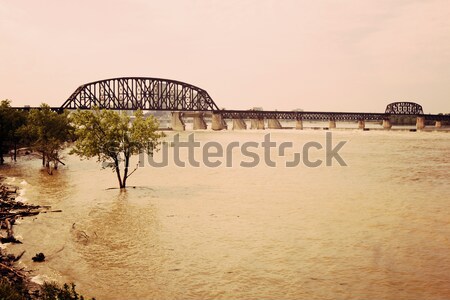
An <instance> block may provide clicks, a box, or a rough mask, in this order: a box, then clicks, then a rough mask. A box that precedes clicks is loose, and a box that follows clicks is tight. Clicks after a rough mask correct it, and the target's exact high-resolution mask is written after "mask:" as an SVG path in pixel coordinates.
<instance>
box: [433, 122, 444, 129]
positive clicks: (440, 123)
mask: <svg viewBox="0 0 450 300" xmlns="http://www.w3.org/2000/svg"><path fill="white" fill-rule="evenodd" d="M434 127H436V128H441V127H442V122H441V121H436V124H434Z"/></svg>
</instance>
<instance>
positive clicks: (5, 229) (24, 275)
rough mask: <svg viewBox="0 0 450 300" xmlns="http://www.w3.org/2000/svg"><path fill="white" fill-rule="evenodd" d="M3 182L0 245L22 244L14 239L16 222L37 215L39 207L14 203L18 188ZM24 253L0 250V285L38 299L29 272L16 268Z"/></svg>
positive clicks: (0, 192)
mask: <svg viewBox="0 0 450 300" xmlns="http://www.w3.org/2000/svg"><path fill="white" fill-rule="evenodd" d="M3 180H4V178H0V243H1V244H6V243H12V244H17V243H22V242H21V241H20V240H18V239H16V238H15V237H14V230H13V227H14V224H15V223H16V220H17V219H20V218H24V217H27V216H35V215H37V214H39V213H40V209H41V207H40V206H37V205H28V204H25V203H22V202H19V201H16V196H17V191H18V188H17V187H14V186H8V185H5V184H4V183H3ZM24 253H25V252H22V253H20V254H18V255H15V254H11V253H8V252H7V251H5V250H3V249H1V248H0V274H1V275H2V282H1V283H2V285H8V284H9V285H10V286H11V287H15V288H18V289H20V290H21V291H22V292H26V293H25V294H27V295H28V296H29V298H30V299H38V298H37V297H38V296H39V285H37V284H35V283H33V282H32V281H31V276H30V271H26V270H24V269H21V268H18V267H17V262H18V261H19V259H20V258H21V257H22V255H23V254H24Z"/></svg>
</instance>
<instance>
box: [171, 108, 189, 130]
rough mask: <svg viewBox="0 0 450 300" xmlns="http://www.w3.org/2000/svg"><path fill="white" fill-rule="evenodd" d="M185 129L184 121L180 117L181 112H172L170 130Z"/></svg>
mask: <svg viewBox="0 0 450 300" xmlns="http://www.w3.org/2000/svg"><path fill="white" fill-rule="evenodd" d="M185 129H186V125H185V124H184V121H183V119H182V118H181V112H179V111H175V112H172V130H175V131H184V130H185Z"/></svg>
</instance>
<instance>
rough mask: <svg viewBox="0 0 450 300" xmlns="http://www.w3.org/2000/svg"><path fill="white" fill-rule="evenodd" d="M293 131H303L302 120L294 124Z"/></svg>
mask: <svg viewBox="0 0 450 300" xmlns="http://www.w3.org/2000/svg"><path fill="white" fill-rule="evenodd" d="M295 129H298V130H303V120H302V119H299V120H297V122H295Z"/></svg>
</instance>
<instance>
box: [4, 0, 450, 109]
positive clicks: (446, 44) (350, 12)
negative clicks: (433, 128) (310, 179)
mask: <svg viewBox="0 0 450 300" xmlns="http://www.w3.org/2000/svg"><path fill="white" fill-rule="evenodd" d="M126 76H146V77H162V78H168V79H176V80H180V81H184V82H188V83H191V84H194V85H197V86H199V87H201V88H203V89H205V90H207V91H208V92H209V94H210V95H211V97H212V98H213V99H214V100H215V102H216V103H217V104H218V105H219V107H225V108H227V109H247V108H250V107H253V106H262V107H264V109H266V110H268V109H279V110H291V109H294V108H303V109H305V110H322V111H372V112H382V111H384V109H385V106H386V105H387V104H388V103H390V102H393V101H401V100H403V101H415V102H418V103H420V104H422V105H423V107H424V110H425V112H426V113H437V112H450V1H449V0H436V1H434V0H421V1H413V0H409V1H407V0H397V1H395V0H388V1H384V0H376V1H375V0H373V1H372V0H371V1H368V0H367V1H364V0H343V1H337V0H308V1H301V0H297V1H290V0H285V1H283V0H278V1H274V0H258V1H250V0H248V1H246V0H240V1H234V0H228V1H226V0H221V1H219V0H217V1H206V0H205V1H200V0H197V1H195V0H191V1H173V0H172V1H170V0H169V1H167V0H159V1H149V0H131V1H130V0H128V1H116V0H108V1H93V0H90V1H87V0H81V1H61V0H40V1H31V0H30V1H17V0H0V99H5V98H9V99H11V100H13V105H17V106H19V105H24V104H30V105H38V104H39V103H41V102H47V103H49V104H50V105H52V106H59V105H61V104H62V103H63V102H64V101H65V100H66V99H67V98H68V97H69V96H70V94H71V93H72V92H73V91H74V90H75V89H76V88H77V87H78V86H79V85H81V84H83V83H87V82H90V81H95V80H99V79H106V78H113V77H126Z"/></svg>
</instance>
